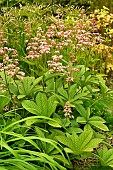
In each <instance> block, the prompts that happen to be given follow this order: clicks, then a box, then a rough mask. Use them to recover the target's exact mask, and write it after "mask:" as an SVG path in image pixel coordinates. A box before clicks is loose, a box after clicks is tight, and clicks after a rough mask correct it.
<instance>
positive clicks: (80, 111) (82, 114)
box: [75, 104, 89, 119]
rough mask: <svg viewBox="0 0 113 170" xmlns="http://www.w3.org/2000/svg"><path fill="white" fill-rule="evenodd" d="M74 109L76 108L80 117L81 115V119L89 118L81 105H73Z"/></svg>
mask: <svg viewBox="0 0 113 170" xmlns="http://www.w3.org/2000/svg"><path fill="white" fill-rule="evenodd" d="M75 108H76V110H77V111H78V112H79V113H80V115H81V116H82V117H84V118H86V119H87V118H88V117H89V114H88V112H87V111H86V110H85V108H84V107H83V106H82V105H80V104H75Z"/></svg>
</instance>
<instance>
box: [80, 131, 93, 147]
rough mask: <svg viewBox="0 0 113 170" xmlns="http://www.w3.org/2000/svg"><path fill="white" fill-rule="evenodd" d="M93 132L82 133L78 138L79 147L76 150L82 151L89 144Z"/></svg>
mask: <svg viewBox="0 0 113 170" xmlns="http://www.w3.org/2000/svg"><path fill="white" fill-rule="evenodd" d="M92 135H93V132H92V131H84V132H83V133H81V134H80V136H79V145H78V148H80V150H82V149H83V148H84V147H86V145H87V144H88V143H89V142H90V140H91V138H92Z"/></svg>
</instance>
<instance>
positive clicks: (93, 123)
mask: <svg viewBox="0 0 113 170" xmlns="http://www.w3.org/2000/svg"><path fill="white" fill-rule="evenodd" d="M88 123H89V124H91V125H93V126H95V127H96V128H98V129H101V130H103V131H109V129H108V127H107V126H106V125H105V124H103V123H102V122H101V121H88Z"/></svg>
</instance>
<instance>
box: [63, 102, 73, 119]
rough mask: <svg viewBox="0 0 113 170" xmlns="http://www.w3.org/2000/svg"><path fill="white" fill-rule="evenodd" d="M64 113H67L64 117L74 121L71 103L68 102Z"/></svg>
mask: <svg viewBox="0 0 113 170" xmlns="http://www.w3.org/2000/svg"><path fill="white" fill-rule="evenodd" d="M63 112H64V113H65V114H64V116H65V117H68V118H70V119H74V116H73V115H71V113H72V110H71V104H70V102H69V101H67V102H66V104H65V106H64V110H63Z"/></svg>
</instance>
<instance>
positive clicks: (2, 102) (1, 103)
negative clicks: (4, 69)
mask: <svg viewBox="0 0 113 170" xmlns="http://www.w3.org/2000/svg"><path fill="white" fill-rule="evenodd" d="M10 100H11V99H10V98H9V97H7V96H4V95H0V111H2V110H3V108H4V107H5V106H6V105H7V104H8V103H9V102H10Z"/></svg>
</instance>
